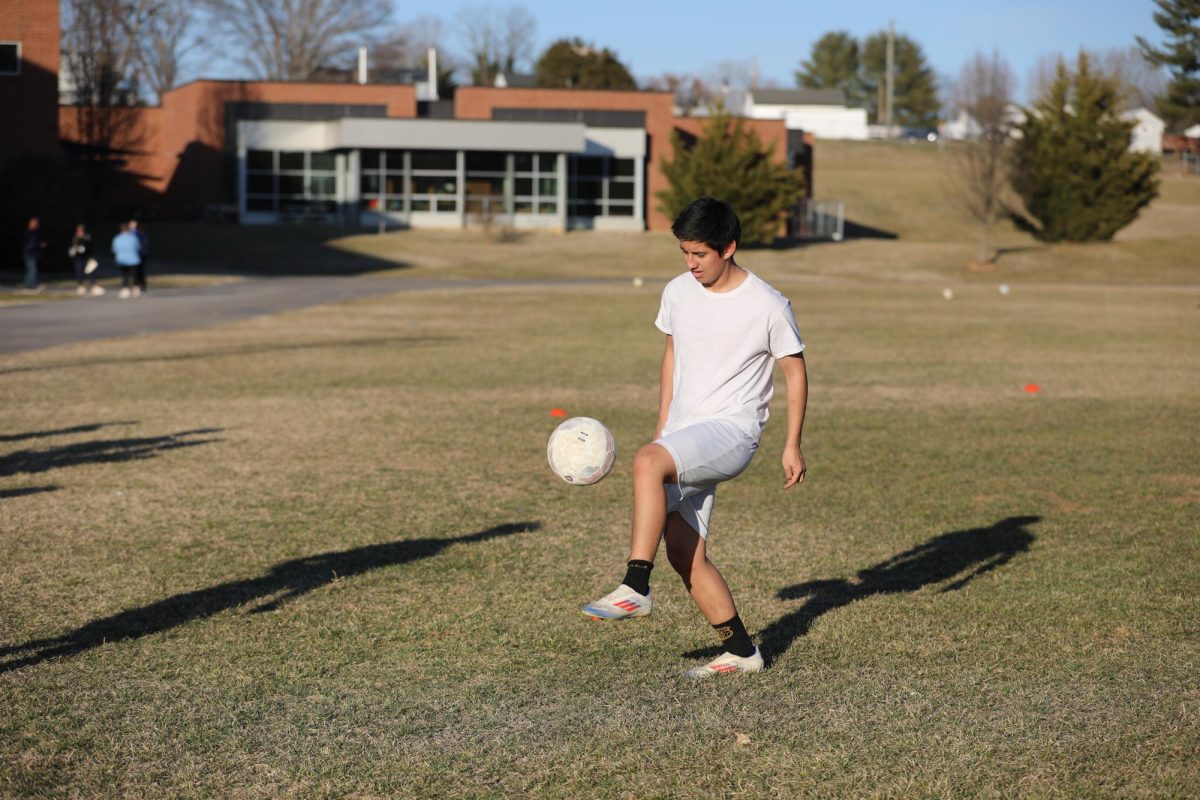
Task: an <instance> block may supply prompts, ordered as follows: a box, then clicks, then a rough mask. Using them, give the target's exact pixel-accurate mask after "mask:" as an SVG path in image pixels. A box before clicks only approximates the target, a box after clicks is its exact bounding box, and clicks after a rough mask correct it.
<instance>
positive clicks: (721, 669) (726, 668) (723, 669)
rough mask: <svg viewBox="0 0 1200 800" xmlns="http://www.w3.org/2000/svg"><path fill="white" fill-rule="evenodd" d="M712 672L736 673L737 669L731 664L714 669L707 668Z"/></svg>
mask: <svg viewBox="0 0 1200 800" xmlns="http://www.w3.org/2000/svg"><path fill="white" fill-rule="evenodd" d="M709 669H711V670H712V671H713V672H737V667H735V666H734V665H733V664H720V665H718V666H715V667H709Z"/></svg>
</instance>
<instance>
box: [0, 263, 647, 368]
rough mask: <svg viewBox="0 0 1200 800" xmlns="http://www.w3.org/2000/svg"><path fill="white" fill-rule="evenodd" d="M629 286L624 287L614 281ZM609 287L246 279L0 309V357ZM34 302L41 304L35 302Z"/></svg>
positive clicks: (526, 282)
mask: <svg viewBox="0 0 1200 800" xmlns="http://www.w3.org/2000/svg"><path fill="white" fill-rule="evenodd" d="M615 281H616V282H621V283H624V282H625V279H623V278H621V279H615ZM610 282H614V281H610V280H604V279H600V280H427V279H419V278H371V277H363V276H348V277H286V278H247V279H245V280H240V281H233V282H230V283H222V284H218V285H215V286H207V287H203V288H187V289H182V288H181V289H154V290H152V291H150V292H148V293H147V294H144V295H142V296H141V297H136V298H130V299H128V300H121V299H119V298H118V297H117V295H116V293H115V292H111V291H110V292H109V293H108V294H106V295H103V296H101V297H90V296H89V297H80V298H77V299H74V300H54V301H49V302H31V303H28V304H24V305H12V306H3V307H0V355H3V354H6V353H19V352H24V351H28V350H40V349H43V348H47V347H57V346H58V345H64V344H72V343H74V342H84V341H93V340H96V339H110V338H114V337H119V336H139V335H143V334H147V333H160V332H163V331H177V330H184V329H186V328H200V327H205V326H208V325H220V324H222V323H226V322H233V321H235V320H239V319H246V318H248V317H256V316H262V315H265V314H278V313H280V312H282V311H291V310H293V309H297V308H305V307H307V306H316V305H322V304H324V303H340V302H342V301H345V300H353V299H355V298H359V297H370V296H373V295H380V294H389V293H391V292H404V291H414V290H420V289H447V288H463V289H478V288H488V287H493V286H553V285H566V284H597V283H610ZM33 299H34V300H35V301H36V296H34V298H33Z"/></svg>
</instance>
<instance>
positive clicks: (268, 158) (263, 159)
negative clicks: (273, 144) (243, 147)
mask: <svg viewBox="0 0 1200 800" xmlns="http://www.w3.org/2000/svg"><path fill="white" fill-rule="evenodd" d="M246 169H258V170H267V171H270V170H273V169H275V153H273V152H272V151H270V150H247V151H246Z"/></svg>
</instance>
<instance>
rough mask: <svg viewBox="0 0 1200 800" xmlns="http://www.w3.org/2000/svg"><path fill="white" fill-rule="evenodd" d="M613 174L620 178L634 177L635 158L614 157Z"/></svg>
mask: <svg viewBox="0 0 1200 800" xmlns="http://www.w3.org/2000/svg"><path fill="white" fill-rule="evenodd" d="M611 163H612V174H613V176H615V177H618V178H632V177H633V159H632V158H614V159H612V162H611Z"/></svg>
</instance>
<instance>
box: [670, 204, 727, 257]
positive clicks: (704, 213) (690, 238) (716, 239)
mask: <svg viewBox="0 0 1200 800" xmlns="http://www.w3.org/2000/svg"><path fill="white" fill-rule="evenodd" d="M671 233H673V234H675V238H676V239H678V240H679V241H681V242H704V243H705V244H706V245H708V246H709V247H711V248H712V249H714V250H716V251H717V252H718V253H724V252H725V248H726V247H729V245H730V243H731V242H737V243H738V244H740V243H741V241H742V223H741V221H740V220H739V219H738V215H737V214H736V213H734V210H733V206H731V205H729V203H726V202H724V201H723V200H716V199H713V198H711V197H701V198H700V199H699V200H693V201H692V202H691V203H689V204H688V207H687V208H685V209H684V210H683V211H680V212H679V216H678V217H676V218H675V223H674V224H673V225H671Z"/></svg>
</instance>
